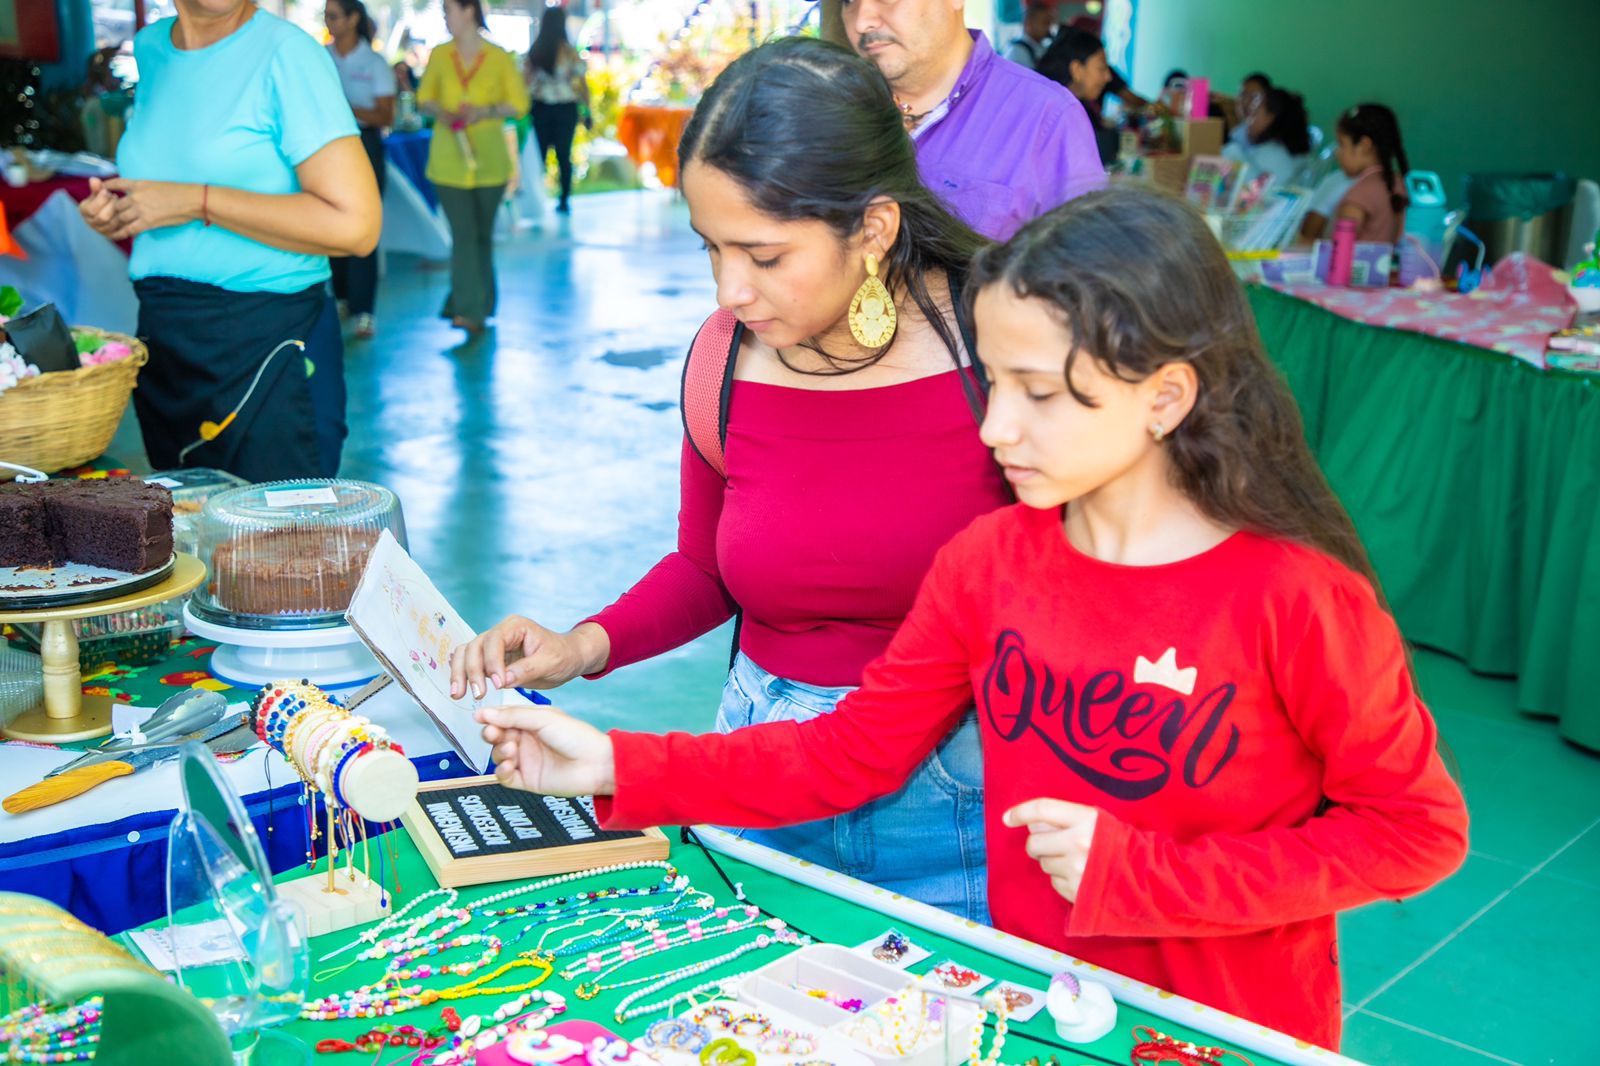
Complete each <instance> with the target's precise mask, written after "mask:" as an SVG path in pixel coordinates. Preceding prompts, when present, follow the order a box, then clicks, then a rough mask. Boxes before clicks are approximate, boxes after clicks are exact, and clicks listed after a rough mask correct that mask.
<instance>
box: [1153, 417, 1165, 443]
mask: <svg viewBox="0 0 1600 1066" xmlns="http://www.w3.org/2000/svg"><path fill="white" fill-rule="evenodd" d="M1166 435H1167V427H1165V426H1163V425H1162V424H1161V423H1160V422H1156V423H1154V424H1152V425H1151V427H1150V436H1152V437H1154V438H1155V439H1156V442H1157V443H1160V441H1161V438H1162V437H1165V436H1166Z"/></svg>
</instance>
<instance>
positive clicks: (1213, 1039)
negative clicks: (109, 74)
mask: <svg viewBox="0 0 1600 1066" xmlns="http://www.w3.org/2000/svg"><path fill="white" fill-rule="evenodd" d="M667 832H668V836H669V838H670V839H671V840H672V842H673V843H672V861H673V862H674V863H675V864H676V865H677V866H678V868H679V870H680V871H681V872H682V873H684V874H685V875H687V876H688V877H689V879H690V881H691V882H692V883H693V885H694V886H695V887H696V888H698V889H701V890H703V891H706V892H709V893H711V894H712V895H714V896H715V897H716V898H717V902H718V903H719V904H731V903H732V902H733V901H734V896H733V893H732V891H730V890H729V889H728V888H727V886H726V885H725V884H724V883H723V881H722V879H721V877H719V876H718V874H717V873H716V871H715V870H714V869H713V868H712V866H711V863H710V862H709V861H708V860H707V858H706V855H705V853H704V852H702V851H701V850H700V849H699V848H698V847H697V846H695V845H693V844H684V843H681V842H679V839H678V833H677V831H676V830H668V831H667ZM394 836H395V837H396V838H397V839H398V841H399V847H400V853H401V858H400V882H401V885H402V888H403V891H404V895H403V896H402V897H401V899H400V901H399V902H400V904H401V905H402V906H403V905H404V903H405V902H406V901H407V900H409V899H411V898H413V897H414V896H416V895H418V894H420V893H421V892H423V891H426V890H428V889H431V888H433V887H434V884H435V883H434V881H433V877H432V874H431V873H430V872H429V870H428V868H427V866H426V865H425V864H424V863H423V861H422V858H421V856H420V854H419V853H418V852H417V850H416V849H415V847H414V846H413V845H412V843H411V840H410V838H409V837H408V836H407V835H406V834H405V833H404V832H398V833H396V834H394ZM716 861H717V863H718V864H719V865H720V866H721V867H722V868H723V870H724V871H725V872H726V873H727V875H728V877H729V878H730V879H731V880H732V881H734V882H735V883H738V884H741V885H743V888H744V892H745V894H746V896H747V898H748V899H749V900H750V901H751V902H752V903H755V904H757V905H758V906H760V907H762V908H764V909H765V910H766V911H767V912H769V913H770V914H772V915H774V916H776V917H779V918H783V919H784V920H786V921H788V922H790V923H792V924H793V925H794V926H795V927H796V928H798V929H799V930H800V931H802V932H805V933H808V934H810V935H812V936H814V937H817V938H818V939H821V940H825V941H829V942H833V943H840V944H859V943H862V942H863V941H866V940H868V939H870V938H875V937H878V936H880V935H881V934H883V933H884V932H885V931H886V930H887V929H888V928H890V927H891V926H893V927H894V928H897V929H900V930H901V931H902V932H904V933H906V934H907V935H908V936H909V937H911V939H912V940H913V942H915V943H918V944H920V945H922V946H923V947H925V948H927V949H928V950H930V951H931V952H932V953H933V954H932V955H931V956H930V957H929V958H928V959H926V960H925V961H923V962H921V963H919V964H917V965H914V966H911V967H909V972H910V973H912V974H918V973H924V972H926V971H927V970H929V969H931V968H932V967H933V966H934V965H936V964H938V963H939V962H941V961H943V960H944V959H946V958H950V957H954V958H955V959H956V960H957V961H958V962H959V963H960V964H962V965H964V966H967V967H969V968H972V969H976V970H978V971H979V972H980V973H983V974H985V975H987V976H989V977H993V978H995V979H996V980H1012V981H1015V982H1016V983H1017V984H1021V985H1029V986H1032V987H1035V988H1043V987H1044V986H1045V985H1046V984H1047V982H1048V980H1049V975H1047V974H1040V973H1036V972H1034V971H1032V970H1028V969H1026V968H1024V967H1021V966H1018V965H1015V964H1013V963H1009V962H1005V961H1002V960H1000V959H996V958H993V957H991V956H988V955H986V954H984V953H983V952H980V951H978V950H976V949H974V948H971V947H968V946H965V945H963V944H959V943H956V942H954V941H949V940H944V939H942V938H940V937H937V936H934V935H933V934H930V933H926V932H923V931H920V930H918V929H917V928H916V927H915V926H912V925H910V924H908V923H905V922H902V921H898V920H893V919H890V918H888V917H886V916H885V915H883V914H880V913H878V912H875V911H872V910H869V909H867V908H865V907H862V906H858V905H856V904H852V903H849V902H847V901H844V900H840V899H836V898H834V897H832V896H829V895H827V894H824V893H822V892H820V891H818V890H816V889H813V888H811V887H809V886H806V885H802V884H798V883H796V882H793V881H790V880H788V879H786V878H783V877H780V876H778V875H776V874H772V873H769V872H766V871H764V870H760V869H758V868H756V867H753V866H750V865H748V864H745V863H742V862H738V861H736V860H733V859H729V858H726V857H724V856H716ZM375 863H376V858H374V864H375ZM374 871H376V865H374ZM304 872H305V871H304V870H303V869H301V870H297V871H293V872H290V873H287V874H284V875H282V876H280V877H279V878H278V880H279V881H280V882H281V881H284V880H287V879H292V878H295V877H299V876H303V875H304ZM655 876H658V875H656V874H654V873H653V872H652V871H635V872H632V873H631V874H621V875H601V876H598V877H596V878H594V879H593V881H592V882H580V883H578V884H574V885H571V886H562V887H561V888H559V889H555V888H553V889H548V890H546V891H544V892H542V893H538V894H530V895H528V896H524V897H521V898H520V899H516V900H512V901H510V902H511V903H526V902H532V901H535V900H539V899H547V898H551V897H553V896H555V895H557V894H560V893H562V892H564V891H582V890H584V889H586V888H592V887H598V886H600V885H602V884H618V885H629V886H631V885H639V886H643V885H647V884H650V883H652V881H653V880H654V877H655ZM513 884H514V882H512V883H502V884H489V885H482V886H478V887H475V888H466V889H462V890H461V896H462V899H463V901H467V902H470V901H471V900H473V899H476V898H479V897H482V896H486V895H490V894H492V893H496V892H501V891H504V890H505V889H506V888H508V887H511V886H512V885H513ZM656 898H657V899H659V898H660V897H656ZM639 902H641V901H639V900H622V901H620V905H621V906H634V905H637V904H638V903H639ZM420 909H421V908H419V910H420ZM668 921H669V922H670V921H672V919H668ZM482 925H483V921H482V920H481V919H477V918H474V919H473V922H472V924H471V925H469V926H467V927H466V928H465V929H463V930H462V932H463V933H472V932H477V931H481V927H482ZM520 928H521V923H519V922H516V921H513V922H509V923H507V924H506V925H502V926H500V927H499V928H498V929H497V930H496V932H497V933H498V934H501V935H511V934H514V933H515V931H517V930H518V929H520ZM572 932H574V931H573V930H569V931H567V932H566V933H562V934H557V935H556V936H555V937H554V938H553V939H552V944H554V943H559V942H560V941H561V940H562V939H564V937H565V936H568V935H571V933H572ZM538 933H539V931H538V930H535V931H534V933H532V934H530V935H529V936H528V937H527V938H526V939H525V940H524V941H523V942H522V943H520V944H518V945H517V946H516V948H515V949H513V948H512V947H510V946H508V947H507V948H506V950H505V951H504V952H503V953H502V955H501V961H505V960H508V959H510V958H511V952H512V951H513V950H528V949H529V948H531V947H532V946H533V945H534V944H535V943H536V942H537V939H538ZM353 936H354V931H345V932H340V933H333V934H329V935H328V936H324V937H318V938H316V939H314V940H313V941H312V942H311V958H312V963H311V971H312V974H313V975H314V976H315V975H317V972H318V971H319V970H322V969H324V968H326V967H328V966H330V965H336V964H338V963H340V962H344V961H346V959H348V958H349V957H350V955H352V954H354V953H353V952H352V953H349V954H347V955H346V956H344V957H342V958H339V959H334V960H330V961H329V962H327V963H318V962H317V961H316V959H317V958H318V956H320V955H323V954H324V953H326V952H328V951H331V950H332V949H334V948H336V947H339V946H340V945H343V944H345V943H348V942H349V941H350V940H351V939H352V937H353ZM746 939H750V938H749V937H741V936H732V937H727V938H723V939H720V940H712V941H708V942H707V943H705V944H704V945H697V946H696V947H695V948H693V949H688V948H686V949H677V950H674V951H672V952H671V954H670V955H668V956H667V958H668V959H670V960H671V961H670V962H669V963H668V964H667V965H662V966H653V964H652V961H651V960H648V959H641V960H640V961H638V962H636V963H634V964H633V965H632V967H630V968H629V969H628V970H627V971H624V972H623V973H620V974H618V975H617V976H618V979H626V978H628V977H631V976H643V975H645V974H648V973H650V972H652V971H653V970H654V971H661V972H664V971H665V970H667V969H670V968H672V967H675V966H679V965H686V964H688V963H690V962H693V961H695V959H696V958H710V957H714V956H716V955H718V954H720V953H722V952H725V951H727V950H729V947H730V946H733V945H735V944H737V943H742V942H743V941H744V940H746ZM480 951H481V948H478V947H476V946H474V947H468V948H462V949H458V950H456V951H454V952H449V953H447V954H445V955H442V956H433V957H430V958H429V959H428V961H429V962H444V963H449V962H458V961H467V960H469V959H475V958H476V957H477V956H478V954H479V952H480ZM781 956H782V952H781V951H779V950H778V949H769V950H767V951H762V952H755V953H752V954H749V955H746V956H744V957H742V958H740V959H737V960H735V961H733V962H731V963H728V964H726V965H725V966H723V967H721V968H719V969H714V970H711V971H709V972H708V973H707V974H704V975H702V976H700V977H697V978H693V979H688V980H685V981H683V982H681V985H680V987H681V988H689V987H692V986H693V985H695V984H697V983H699V982H700V981H703V980H709V979H711V978H714V977H719V976H723V975H731V974H734V973H739V972H743V971H745V970H751V969H756V968H758V967H760V966H762V965H765V964H766V963H769V962H771V961H773V960H774V959H777V958H780V957H781ZM570 962H571V959H570V958H568V959H566V960H562V961H558V963H557V968H558V969H560V968H561V967H563V966H566V965H568V964H570ZM491 969H492V967H491ZM382 972H383V963H382V962H378V961H368V962H363V963H358V964H357V965H355V966H353V967H351V968H350V969H349V970H346V971H345V972H343V973H340V974H338V975H336V976H335V977H334V978H333V979H331V980H322V981H314V982H313V984H312V994H313V995H326V994H329V993H331V992H335V991H347V990H349V989H352V988H355V987H357V986H359V985H361V984H363V983H366V982H367V981H370V980H372V979H374V978H376V977H377V976H378V975H380V974H381V973H382ZM483 972H486V971H481V970H480V971H478V973H475V974H473V975H472V976H474V977H476V976H479V974H481V973H483ZM524 979H526V978H525V977H523V976H521V975H520V974H519V972H518V971H512V972H511V973H508V974H506V975H505V977H504V978H502V979H501V980H500V981H497V982H495V983H496V984H509V983H514V982H516V981H519V980H524ZM462 980H463V979H462V978H457V977H451V978H447V979H442V980H441V979H437V978H435V979H432V980H430V981H428V982H427V984H428V986H429V987H437V988H443V987H449V986H451V985H455V984H459V983H461V982H462ZM539 987H540V988H547V989H553V990H555V991H558V992H561V993H563V994H564V995H566V996H567V1013H566V1014H564V1015H562V1017H561V1018H560V1019H558V1020H569V1019H573V1018H583V1019H588V1020H590V1021H594V1022H598V1023H600V1024H602V1025H605V1026H606V1027H607V1028H610V1029H611V1030H613V1031H614V1032H617V1033H620V1034H621V1035H623V1036H626V1037H629V1038H638V1037H640V1036H641V1035H642V1034H643V1033H644V1031H645V1029H646V1028H647V1027H648V1026H649V1024H650V1023H651V1022H652V1021H656V1020H658V1019H660V1018H662V1017H664V1016H665V1015H664V1014H654V1015H650V1016H647V1017H645V1018H636V1019H631V1020H630V1021H628V1022H626V1023H623V1024H621V1025H618V1024H617V1023H616V1022H615V1021H614V1020H613V1019H612V1012H613V1010H614V1009H615V1006H616V1003H617V1002H618V1001H619V1000H621V999H622V997H623V996H625V995H626V994H627V992H628V991H631V989H629V990H622V991H618V992H606V993H602V995H601V996H600V997H599V998H597V999H594V1000H589V1001H585V1000H580V999H578V998H577V997H576V996H574V995H572V989H573V984H572V983H570V982H567V981H565V980H563V979H562V978H561V977H560V976H559V975H556V976H552V977H550V978H549V979H548V980H546V981H545V982H544V983H542V984H541V985H540V986H539ZM670 994H671V990H664V992H663V993H662V994H661V995H651V996H648V997H646V998H645V999H644V1000H642V1001H641V1002H655V1001H656V1000H658V999H661V998H665V997H666V996H667V995H670ZM510 998H512V997H511V996H482V997H475V998H470V999H463V1000H456V1001H455V1002H453V1003H451V1004H444V1003H439V1004H435V1005H434V1006H432V1007H431V1008H419V1009H417V1010H413V1011H409V1012H406V1013H403V1014H397V1015H394V1016H393V1018H392V1019H390V1020H391V1021H392V1022H393V1023H394V1024H396V1025H406V1024H410V1025H415V1026H418V1027H419V1028H426V1027H429V1026H437V1025H438V1023H439V1011H440V1008H441V1007H443V1006H446V1005H449V1006H454V1007H455V1008H456V1010H458V1011H459V1012H460V1014H461V1016H462V1017H466V1016H467V1015H468V1014H476V1013H480V1012H482V1013H488V1012H491V1011H493V1010H494V1008H495V1007H496V1006H498V1005H499V1004H500V1003H501V1002H502V1001H504V1000H507V999H510ZM686 1006H687V1005H686V1004H685V1008H686ZM1136 1025H1150V1026H1152V1027H1154V1028H1157V1029H1159V1030H1160V1031H1162V1032H1165V1033H1169V1034H1171V1035H1173V1036H1177V1037H1180V1038H1184V1039H1193V1040H1197V1041H1199V1042H1201V1043H1205V1044H1211V1045H1213V1046H1215V1045H1219V1044H1221V1045H1223V1046H1230V1045H1227V1044H1226V1042H1225V1041H1222V1040H1221V1039H1220V1038H1218V1037H1217V1036H1216V1035H1214V1034H1208V1033H1206V1032H1205V1031H1204V1030H1200V1029H1188V1028H1185V1027H1183V1026H1181V1025H1178V1024H1176V1023H1174V1022H1170V1021H1167V1020H1165V1019H1161V1018H1156V1017H1154V1016H1153V1015H1150V1014H1146V1013H1144V1012H1142V1011H1139V1010H1137V1009H1133V1008H1130V1007H1128V1006H1127V1005H1125V1004H1124V1005H1119V1009H1118V1015H1117V1024H1116V1027H1115V1028H1114V1029H1113V1030H1112V1032H1111V1033H1110V1034H1109V1035H1108V1036H1106V1037H1104V1038H1102V1039H1101V1040H1099V1041H1097V1042H1096V1043H1094V1044H1092V1045H1088V1046H1086V1047H1084V1048H1083V1049H1081V1050H1077V1049H1075V1050H1072V1051H1066V1050H1062V1049H1061V1048H1060V1047H1056V1046H1047V1045H1044V1044H1039V1043H1035V1042H1032V1041H1030V1040H1029V1039H1027V1038H1028V1037H1038V1038H1042V1039H1044V1040H1048V1041H1051V1042H1052V1043H1053V1044H1056V1045H1059V1044H1060V1039H1059V1038H1058V1037H1057V1036H1056V1034H1055V1030H1054V1027H1053V1025H1052V1024H1051V1022H1050V1015H1049V1013H1048V1012H1041V1013H1040V1014H1039V1015H1038V1016H1037V1017H1035V1018H1034V1019H1033V1020H1032V1021H1030V1022H1027V1023H1023V1024H1016V1025H1013V1026H1012V1029H1011V1035H1010V1037H1009V1038H1008V1039H1007V1042H1006V1045H1005V1049H1004V1056H1003V1061H1005V1062H1010V1063H1022V1062H1025V1061H1026V1060H1028V1059H1030V1058H1032V1057H1034V1056H1036V1055H1037V1056H1039V1057H1040V1059H1041V1061H1046V1062H1047V1061H1048V1057H1049V1056H1050V1055H1052V1054H1054V1055H1055V1056H1056V1058H1057V1059H1058V1060H1059V1062H1060V1064H1061V1066H1077V1064H1079V1063H1089V1062H1105V1063H1114V1064H1117V1066H1121V1064H1125V1063H1127V1062H1128V1061H1129V1060H1128V1052H1129V1050H1130V1049H1131V1048H1132V1046H1133V1039H1132V1035H1131V1030H1132V1029H1133V1027H1134V1026H1136ZM371 1026H372V1022H370V1021H361V1020H350V1021H315V1022H296V1023H293V1024H291V1025H289V1026H288V1027H287V1031H288V1032H290V1033H292V1034H293V1035H295V1036H297V1037H299V1038H301V1039H302V1040H304V1041H306V1042H307V1043H308V1044H312V1045H314V1044H315V1043H316V1042H317V1041H318V1040H323V1039H327V1038H338V1039H345V1040H353V1039H354V1038H355V1037H356V1036H358V1035H360V1034H361V1033H363V1032H365V1031H366V1030H367V1029H369V1028H371ZM991 1035H992V1034H991ZM984 1047H985V1050H986V1051H987V1049H988V1040H987V1039H986V1040H985V1043H984ZM394 1051H398V1049H394ZM1248 1055H1249V1058H1250V1059H1251V1060H1253V1061H1254V1062H1255V1063H1256V1066H1272V1064H1273V1063H1275V1062H1276V1061H1277V1060H1275V1059H1272V1058H1270V1057H1268V1056H1265V1055H1262V1054H1260V1053H1255V1052H1250V1053H1248ZM393 1057H394V1056H393V1055H392V1054H391V1055H385V1056H384V1058H383V1060H382V1061H383V1062H384V1063H389V1062H390V1061H391V1059H392V1058H393ZM330 1061H331V1060H330ZM362 1061H363V1062H365V1061H367V1060H366V1059H362ZM400 1061H403V1062H407V1063H408V1062H409V1059H405V1060H400ZM424 1061H426V1060H424Z"/></svg>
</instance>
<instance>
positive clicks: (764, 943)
mask: <svg viewBox="0 0 1600 1066" xmlns="http://www.w3.org/2000/svg"><path fill="white" fill-rule="evenodd" d="M773 920H774V921H779V919H773ZM809 943H811V938H810V937H809V936H801V935H799V934H796V933H792V932H789V931H788V930H786V929H785V930H781V931H779V932H776V933H772V934H768V933H762V934H761V935H760V936H758V937H756V938H755V939H754V940H752V941H750V943H748V944H741V945H739V946H738V947H736V948H734V949H733V950H732V951H730V952H727V953H726V954H723V955H718V956H717V957H716V958H714V959H706V960H704V961H702V962H696V963H691V964H690V965H688V966H685V967H683V968H681V969H677V970H673V971H671V972H670V973H667V974H665V975H664V976H662V977H660V978H659V979H657V980H656V981H654V982H652V983H651V984H648V985H646V986H644V987H643V988H640V989H638V990H637V991H634V992H630V993H628V995H627V996H625V997H623V1000H622V1002H620V1003H618V1004H617V1009H616V1013H615V1014H614V1015H613V1017H614V1018H616V1020H617V1022H618V1023H619V1024H620V1023H622V1022H625V1021H627V1020H628V1019H629V1018H637V1017H638V1016H639V1015H641V1014H649V1013H651V1012H653V1011H658V1010H663V1009H665V1008H666V1007H669V1006H671V1005H672V1003H673V1001H674V1000H677V999H679V998H681V997H683V996H686V995H695V994H697V993H699V992H701V991H703V990H704V989H707V988H711V987H713V986H720V985H722V984H723V982H725V981H731V980H735V978H722V979H720V980H717V981H708V982H705V983H703V984H700V985H696V986H695V987H694V988H692V989H690V990H689V991H688V992H679V993H678V994H677V995H675V996H673V997H672V999H668V1000H663V1001H662V1002H659V1003H651V1004H647V1005H641V1006H637V1007H635V1006H633V1004H634V1002H635V1001H636V1000H639V999H643V998H644V997H645V996H648V995H650V994H651V993H652V992H659V991H661V990H662V989H663V988H666V987H667V986H668V985H673V984H676V983H677V982H679V981H682V980H683V979H684V978H686V977H695V976H697V975H699V974H703V973H705V972H706V971H707V970H711V969H715V968H716V967H718V966H721V965H722V964H723V963H726V962H732V961H733V960H734V959H737V958H739V957H741V956H743V955H748V954H749V953H750V952H752V951H760V950H762V949H764V948H769V947H771V946H772V945H774V944H790V945H794V946H796V947H799V946H802V945H805V944H809ZM611 987H612V988H620V987H622V986H621V985H612V986H611ZM591 998H592V997H591Z"/></svg>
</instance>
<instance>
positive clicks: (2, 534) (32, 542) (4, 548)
mask: <svg viewBox="0 0 1600 1066" xmlns="http://www.w3.org/2000/svg"><path fill="white" fill-rule="evenodd" d="M54 556H55V552H54V550H53V548H52V546H51V542H50V519H49V516H48V515H47V514H46V512H45V507H44V500H43V499H42V498H41V496H40V494H39V492H38V491H37V490H36V489H35V488H34V486H32V485H28V484H24V483H22V482H19V481H6V482H0V566H49V565H50V564H51V562H52V561H53V559H54Z"/></svg>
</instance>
